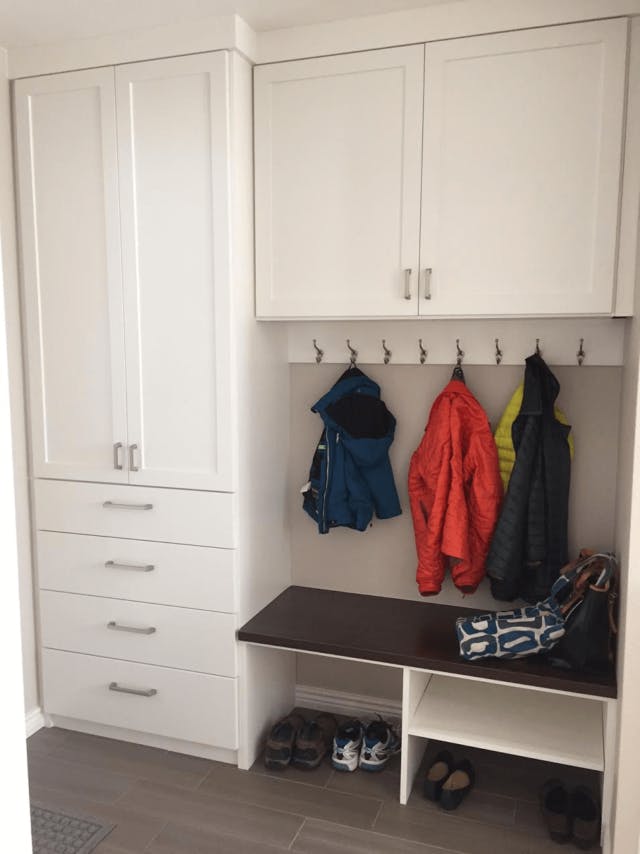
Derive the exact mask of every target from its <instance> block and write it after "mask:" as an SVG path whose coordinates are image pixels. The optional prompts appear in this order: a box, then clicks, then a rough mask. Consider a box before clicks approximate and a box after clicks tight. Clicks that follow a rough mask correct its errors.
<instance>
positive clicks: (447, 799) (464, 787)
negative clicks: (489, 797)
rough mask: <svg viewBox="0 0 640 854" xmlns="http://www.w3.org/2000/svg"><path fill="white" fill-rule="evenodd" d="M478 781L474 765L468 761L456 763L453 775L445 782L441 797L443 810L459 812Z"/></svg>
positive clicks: (452, 771) (452, 770)
mask: <svg viewBox="0 0 640 854" xmlns="http://www.w3.org/2000/svg"><path fill="white" fill-rule="evenodd" d="M475 781H476V774H475V771H474V770H473V765H472V764H471V763H470V762H469V760H468V759H463V760H462V761H461V762H456V763H455V765H454V766H453V768H452V769H451V774H450V775H449V777H448V778H447V779H446V780H445V782H444V785H443V786H442V793H441V795H440V806H441V807H442V809H443V810H457V809H458V807H459V806H460V804H461V803H462V801H463V800H464V799H465V798H466V796H467V795H468V794H469V792H470V791H471V789H472V788H473V785H474V783H475Z"/></svg>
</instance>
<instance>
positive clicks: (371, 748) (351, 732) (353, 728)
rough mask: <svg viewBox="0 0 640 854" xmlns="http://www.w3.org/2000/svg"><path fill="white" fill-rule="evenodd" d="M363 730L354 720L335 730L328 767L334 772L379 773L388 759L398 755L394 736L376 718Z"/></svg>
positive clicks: (389, 728)
mask: <svg viewBox="0 0 640 854" xmlns="http://www.w3.org/2000/svg"><path fill="white" fill-rule="evenodd" d="M378 717H379V720H376V721H371V723H370V724H368V725H367V726H366V727H365V726H364V725H363V724H362V723H361V722H360V721H359V720H356V719H351V720H348V721H345V722H344V723H343V724H341V725H340V726H339V727H338V731H337V732H336V735H335V738H334V740H333V753H332V755H331V764H332V765H333V767H334V768H335V769H336V771H355V770H356V768H360V769H361V770H362V771H382V769H383V768H384V767H385V765H386V764H387V762H388V761H389V760H390V759H391V757H392V756H395V755H396V754H397V753H399V752H400V739H399V737H398V734H397V733H396V731H395V730H394V728H393V727H392V726H391V724H389V723H387V721H385V720H383V719H382V718H381V717H380V716H378Z"/></svg>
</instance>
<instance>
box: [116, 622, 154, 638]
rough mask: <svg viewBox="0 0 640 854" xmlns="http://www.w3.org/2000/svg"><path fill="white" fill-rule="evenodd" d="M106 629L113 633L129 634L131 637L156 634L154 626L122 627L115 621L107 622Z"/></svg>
mask: <svg viewBox="0 0 640 854" xmlns="http://www.w3.org/2000/svg"><path fill="white" fill-rule="evenodd" d="M107 628H108V629H112V630H113V631H114V632H131V634H133V635H153V634H155V632H156V627H155V626H144V627H140V626H123V625H121V624H120V623H116V621H115V620H111V621H110V622H108V623H107Z"/></svg>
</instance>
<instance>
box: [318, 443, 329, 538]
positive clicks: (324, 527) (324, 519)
mask: <svg viewBox="0 0 640 854" xmlns="http://www.w3.org/2000/svg"><path fill="white" fill-rule="evenodd" d="M330 471H331V441H330V435H329V430H327V465H326V469H325V478H324V495H323V496H322V528H321V529H320V533H321V534H326V533H327V531H328V530H329V529H328V527H327V493H328V492H329V473H330Z"/></svg>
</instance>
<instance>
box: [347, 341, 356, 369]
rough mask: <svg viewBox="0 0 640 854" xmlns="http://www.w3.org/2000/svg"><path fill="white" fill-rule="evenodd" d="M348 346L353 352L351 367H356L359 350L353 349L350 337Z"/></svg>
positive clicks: (350, 360) (350, 359)
mask: <svg viewBox="0 0 640 854" xmlns="http://www.w3.org/2000/svg"><path fill="white" fill-rule="evenodd" d="M347 347H348V348H349V352H350V353H351V356H350V357H349V362H350V364H351V367H352V368H355V366H356V362H357V361H358V351H357V350H354V349H353V347H352V346H351V343H350V342H349V339H348V338H347Z"/></svg>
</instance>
